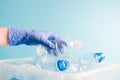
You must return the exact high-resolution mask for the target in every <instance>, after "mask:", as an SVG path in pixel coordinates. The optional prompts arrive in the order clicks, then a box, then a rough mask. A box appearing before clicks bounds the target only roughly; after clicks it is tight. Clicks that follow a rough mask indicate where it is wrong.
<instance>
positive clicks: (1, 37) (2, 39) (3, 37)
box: [0, 28, 9, 45]
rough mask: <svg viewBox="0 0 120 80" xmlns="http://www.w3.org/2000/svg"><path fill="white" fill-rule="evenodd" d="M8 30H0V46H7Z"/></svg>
mask: <svg viewBox="0 0 120 80" xmlns="http://www.w3.org/2000/svg"><path fill="white" fill-rule="evenodd" d="M8 44H9V40H8V28H0V45H8Z"/></svg>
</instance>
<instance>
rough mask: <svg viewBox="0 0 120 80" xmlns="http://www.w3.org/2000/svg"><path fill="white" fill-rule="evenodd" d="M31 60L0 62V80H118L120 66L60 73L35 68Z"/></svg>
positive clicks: (107, 64) (105, 65) (110, 65)
mask: <svg viewBox="0 0 120 80" xmlns="http://www.w3.org/2000/svg"><path fill="white" fill-rule="evenodd" d="M32 63H33V58H20V59H9V60H0V80H118V75H119V74H118V71H119V68H120V66H119V65H118V64H112V63H102V64H101V65H100V66H98V67H96V68H95V69H94V70H90V71H86V72H81V73H74V74H72V73H71V74H68V73H62V72H55V71H48V70H41V69H39V68H36V67H35V66H34V65H32Z"/></svg>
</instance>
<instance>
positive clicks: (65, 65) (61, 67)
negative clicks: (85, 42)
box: [57, 60, 69, 71]
mask: <svg viewBox="0 0 120 80" xmlns="http://www.w3.org/2000/svg"><path fill="white" fill-rule="evenodd" d="M57 67H58V69H59V70H60V71H64V70H66V69H67V68H68V67H69V62H68V60H58V61H57Z"/></svg>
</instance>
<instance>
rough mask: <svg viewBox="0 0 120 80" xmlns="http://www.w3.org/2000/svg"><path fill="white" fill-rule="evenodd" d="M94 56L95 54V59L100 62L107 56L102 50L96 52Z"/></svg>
mask: <svg viewBox="0 0 120 80" xmlns="http://www.w3.org/2000/svg"><path fill="white" fill-rule="evenodd" d="M93 56H94V59H95V60H96V61H97V62H99V63H100V62H102V61H103V60H104V59H105V56H104V54H103V53H102V52H98V53H94V55H93Z"/></svg>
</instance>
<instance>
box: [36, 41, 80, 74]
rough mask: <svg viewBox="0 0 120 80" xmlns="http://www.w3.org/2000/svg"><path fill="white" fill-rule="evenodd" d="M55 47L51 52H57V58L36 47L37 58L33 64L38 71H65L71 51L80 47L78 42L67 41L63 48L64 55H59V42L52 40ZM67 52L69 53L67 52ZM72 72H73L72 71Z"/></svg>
mask: <svg viewBox="0 0 120 80" xmlns="http://www.w3.org/2000/svg"><path fill="white" fill-rule="evenodd" d="M53 43H54V44H55V46H56V49H55V50H52V52H57V53H58V54H59V56H53V55H52V54H49V53H48V52H47V51H46V49H45V48H44V47H43V46H41V45H40V46H38V47H37V49H36V52H37V57H36V58H35V62H34V64H35V65H36V66H37V67H38V68H40V69H46V70H52V71H65V70H67V68H68V67H70V66H71V65H70V64H71V62H70V61H71V60H70V59H71V54H72V53H70V52H71V49H73V48H74V49H78V48H80V47H81V43H80V41H78V40H73V41H67V46H64V54H61V53H60V51H59V49H58V47H59V44H61V41H59V40H54V42H53ZM68 50H69V51H68ZM73 72H74V71H73Z"/></svg>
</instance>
